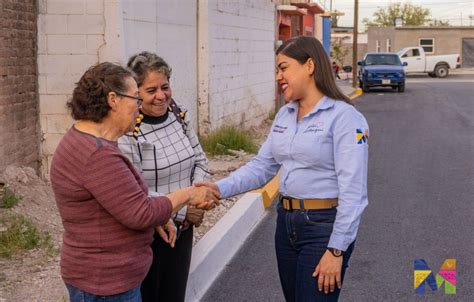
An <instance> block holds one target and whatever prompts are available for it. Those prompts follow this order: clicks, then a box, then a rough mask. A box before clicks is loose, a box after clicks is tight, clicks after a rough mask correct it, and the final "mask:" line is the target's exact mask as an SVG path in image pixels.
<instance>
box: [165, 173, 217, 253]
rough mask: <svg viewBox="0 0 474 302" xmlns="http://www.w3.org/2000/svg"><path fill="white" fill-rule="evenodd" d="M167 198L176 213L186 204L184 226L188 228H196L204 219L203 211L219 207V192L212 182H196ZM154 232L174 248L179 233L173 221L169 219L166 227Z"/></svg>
mask: <svg viewBox="0 0 474 302" xmlns="http://www.w3.org/2000/svg"><path fill="white" fill-rule="evenodd" d="M168 197H169V198H170V200H171V203H172V204H173V209H174V211H178V210H179V208H181V207H182V206H183V205H185V204H187V205H188V210H187V212H186V220H185V222H184V224H185V225H188V226H189V225H190V224H192V225H194V226H196V227H198V226H199V225H200V224H201V223H202V220H203V218H204V211H208V210H212V209H214V208H215V207H216V206H217V205H219V199H221V192H220V191H219V188H218V187H217V185H215V184H214V183H212V182H198V183H194V185H193V186H191V187H187V188H184V189H181V190H178V191H176V192H173V193H171V194H169V195H168ZM178 200H180V202H178ZM175 202H177V203H175ZM182 226H183V225H181V226H180V227H182ZM156 231H157V232H158V234H159V235H160V237H161V238H162V239H163V240H164V241H165V242H166V243H168V244H169V245H170V246H171V247H172V248H173V247H174V246H175V243H176V240H177V239H178V236H179V233H178V228H177V227H176V225H175V223H174V222H173V219H170V220H169V221H168V223H167V224H166V225H162V226H157V227H156Z"/></svg>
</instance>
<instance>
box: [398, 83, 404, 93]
mask: <svg viewBox="0 0 474 302" xmlns="http://www.w3.org/2000/svg"><path fill="white" fill-rule="evenodd" d="M403 91H405V84H400V85H398V92H403Z"/></svg>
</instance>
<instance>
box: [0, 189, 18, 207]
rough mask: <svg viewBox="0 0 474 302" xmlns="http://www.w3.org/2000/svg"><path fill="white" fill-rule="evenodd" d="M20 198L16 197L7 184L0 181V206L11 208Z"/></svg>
mask: <svg viewBox="0 0 474 302" xmlns="http://www.w3.org/2000/svg"><path fill="white" fill-rule="evenodd" d="M18 201H20V198H18V197H17V196H16V195H15V194H14V193H13V192H12V191H11V190H10V188H8V186H6V185H4V184H1V183H0V208H6V209H10V208H13V207H14V206H15V205H16V204H17V203H18Z"/></svg>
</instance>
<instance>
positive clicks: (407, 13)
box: [362, 3, 449, 27]
mask: <svg viewBox="0 0 474 302" xmlns="http://www.w3.org/2000/svg"><path fill="white" fill-rule="evenodd" d="M397 17H401V18H402V20H403V24H404V25H411V26H420V25H427V24H429V22H430V21H431V22H434V23H432V24H435V25H434V26H445V25H449V24H448V23H447V22H446V21H440V20H432V19H431V11H430V10H429V9H428V8H423V7H422V6H418V5H413V4H411V3H404V4H402V3H392V4H391V5H390V6H389V7H387V8H386V9H383V8H379V9H378V10H377V11H376V12H375V13H374V15H373V20H371V19H369V18H364V19H363V20H362V23H364V25H365V26H367V27H369V26H379V27H383V26H393V25H394V24H395V18H397Z"/></svg>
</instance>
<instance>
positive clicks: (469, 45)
mask: <svg viewBox="0 0 474 302" xmlns="http://www.w3.org/2000/svg"><path fill="white" fill-rule="evenodd" d="M462 67H463V68H469V67H474V38H464V39H462Z"/></svg>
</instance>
